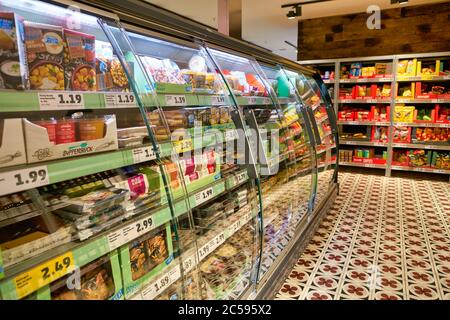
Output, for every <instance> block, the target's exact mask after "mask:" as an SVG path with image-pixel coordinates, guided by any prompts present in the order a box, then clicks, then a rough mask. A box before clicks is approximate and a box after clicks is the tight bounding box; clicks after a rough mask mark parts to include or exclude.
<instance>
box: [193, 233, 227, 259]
mask: <svg viewBox="0 0 450 320" xmlns="http://www.w3.org/2000/svg"><path fill="white" fill-rule="evenodd" d="M224 242H225V233H223V232H221V233H219V234H218V235H216V236H215V237H214V238H212V239H211V240H210V241H208V242H207V243H206V244H205V245H203V246H202V247H201V248H200V249H199V250H198V257H199V259H200V260H203V259H204V258H205V257H206V256H207V255H208V254H210V253H211V252H213V251H214V250H216V249H217V247H219V246H220V245H221V244H222V243H224Z"/></svg>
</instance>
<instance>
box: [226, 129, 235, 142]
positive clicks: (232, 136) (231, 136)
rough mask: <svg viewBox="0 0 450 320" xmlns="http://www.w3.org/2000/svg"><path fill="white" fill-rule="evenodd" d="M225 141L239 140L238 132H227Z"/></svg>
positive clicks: (231, 130)
mask: <svg viewBox="0 0 450 320" xmlns="http://www.w3.org/2000/svg"><path fill="white" fill-rule="evenodd" d="M224 137H225V141H232V140H235V139H237V132H236V130H234V129H230V130H225V132H224Z"/></svg>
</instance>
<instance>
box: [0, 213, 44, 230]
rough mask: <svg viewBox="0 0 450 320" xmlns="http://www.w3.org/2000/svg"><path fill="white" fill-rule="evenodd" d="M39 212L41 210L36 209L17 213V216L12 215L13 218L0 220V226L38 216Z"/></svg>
mask: <svg viewBox="0 0 450 320" xmlns="http://www.w3.org/2000/svg"><path fill="white" fill-rule="evenodd" d="M41 214H42V213H41V211H39V210H36V211H33V212H30V213H26V214H21V215H19V216H17V217H14V218H9V219H5V220H2V221H0V228H3V227H6V226H9V225H10V224H14V223H17V222H20V221H25V220H28V219H32V218H34V217H37V216H40V215H41Z"/></svg>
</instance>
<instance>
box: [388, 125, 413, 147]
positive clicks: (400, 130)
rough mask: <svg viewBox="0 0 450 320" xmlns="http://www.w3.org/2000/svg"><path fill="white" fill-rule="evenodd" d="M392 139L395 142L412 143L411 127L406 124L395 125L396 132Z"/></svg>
mask: <svg viewBox="0 0 450 320" xmlns="http://www.w3.org/2000/svg"><path fill="white" fill-rule="evenodd" d="M392 141H393V142H395V143H410V142H411V128H410V127H404V126H394V133H393V138H392Z"/></svg>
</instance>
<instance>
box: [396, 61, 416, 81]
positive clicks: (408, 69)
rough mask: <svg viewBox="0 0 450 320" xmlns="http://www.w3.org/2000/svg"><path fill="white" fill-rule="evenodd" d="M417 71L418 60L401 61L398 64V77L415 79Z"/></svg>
mask: <svg viewBox="0 0 450 320" xmlns="http://www.w3.org/2000/svg"><path fill="white" fill-rule="evenodd" d="M416 69H417V59H411V60H400V61H399V62H398V64H397V75H398V76H400V77H402V76H403V77H414V76H415V75H416Z"/></svg>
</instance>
